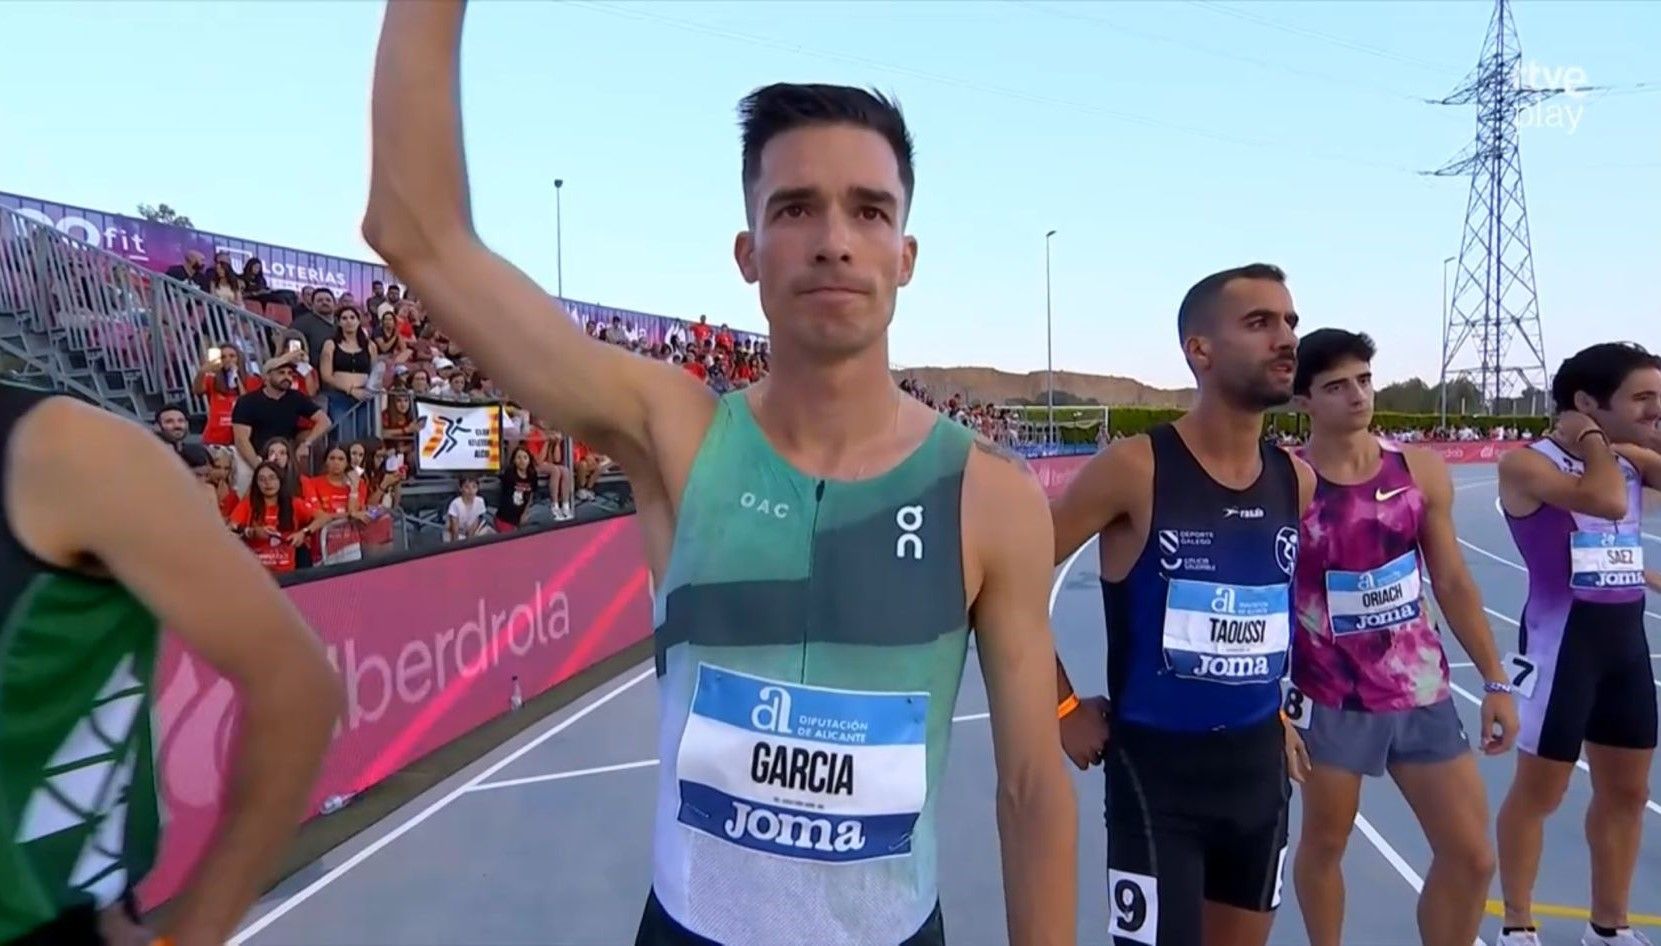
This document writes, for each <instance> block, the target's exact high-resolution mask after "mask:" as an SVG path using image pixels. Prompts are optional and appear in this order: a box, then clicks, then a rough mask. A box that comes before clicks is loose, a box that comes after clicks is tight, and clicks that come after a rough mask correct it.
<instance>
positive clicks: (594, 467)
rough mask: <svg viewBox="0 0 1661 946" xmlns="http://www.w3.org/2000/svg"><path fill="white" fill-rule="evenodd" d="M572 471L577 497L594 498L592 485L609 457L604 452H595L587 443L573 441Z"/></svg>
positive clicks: (607, 462)
mask: <svg viewBox="0 0 1661 946" xmlns="http://www.w3.org/2000/svg"><path fill="white" fill-rule="evenodd" d="M573 444H574V446H573V448H572V455H573V456H574V458H575V459H574V462H573V463H572V473H573V475H574V476H575V478H576V484H575V485H576V488H577V498H578V499H581V500H584V501H587V500H590V499H593V498H594V487H595V486H597V485H598V484H599V482H600V474H601V473H602V472H604V470H605V468H606V467H607V466H608V465H610V463H611V458H610V457H607V456H605V455H604V454H599V453H595V452H594V451H593V450H591V449H590V448H589V447H588V446H587V445H585V444H583V443H580V442H577V441H573Z"/></svg>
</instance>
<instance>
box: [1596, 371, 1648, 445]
mask: <svg viewBox="0 0 1661 946" xmlns="http://www.w3.org/2000/svg"><path fill="white" fill-rule="evenodd" d="M1588 400H1589V399H1588ZM1591 413H1592V419H1593V420H1596V421H1597V422H1598V426H1599V427H1602V428H1603V429H1604V430H1605V431H1607V432H1608V433H1609V437H1610V439H1611V440H1616V441H1619V442H1622V443H1643V442H1647V440H1648V438H1649V437H1653V436H1654V434H1655V431H1656V429H1657V427H1658V426H1661V370H1658V369H1655V368H1639V369H1638V370H1636V371H1633V372H1632V373H1630V374H1628V375H1627V376H1626V380H1625V381H1622V382H1621V386H1620V387H1618V388H1616V389H1615V393H1614V394H1613V395H1611V396H1610V398H1609V406H1608V407H1596V408H1593V409H1592V412H1591Z"/></svg>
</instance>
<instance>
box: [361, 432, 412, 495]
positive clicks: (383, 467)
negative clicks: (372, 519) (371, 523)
mask: <svg viewBox="0 0 1661 946" xmlns="http://www.w3.org/2000/svg"><path fill="white" fill-rule="evenodd" d="M369 462H370V466H369V471H370V472H369V502H370V504H371V505H379V506H382V507H384V508H386V509H397V508H398V504H399V503H400V502H401V501H402V499H403V484H404V480H405V478H406V477H407V476H408V472H409V460H408V459H407V458H406V457H405V456H404V454H403V452H402V451H400V450H396V449H392V448H391V447H390V445H389V446H386V447H380V448H377V449H376V450H375V452H374V454H373V455H371V457H370V461H369Z"/></svg>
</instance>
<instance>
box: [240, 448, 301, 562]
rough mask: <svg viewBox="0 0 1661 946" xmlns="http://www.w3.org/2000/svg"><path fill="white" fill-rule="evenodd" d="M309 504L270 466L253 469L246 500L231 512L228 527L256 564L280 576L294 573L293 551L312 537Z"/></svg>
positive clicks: (295, 555)
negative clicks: (240, 538) (229, 525)
mask: <svg viewBox="0 0 1661 946" xmlns="http://www.w3.org/2000/svg"><path fill="white" fill-rule="evenodd" d="M312 519H313V513H312V509H311V505H310V504H309V503H307V502H306V501H305V500H303V499H297V498H295V496H294V493H292V492H291V491H290V490H289V488H288V485H287V484H286V483H284V482H283V474H282V472H281V471H280V470H278V469H277V468H276V467H275V466H273V465H272V464H270V463H261V464H260V465H259V466H258V467H256V468H255V469H254V483H253V488H252V489H250V490H249V491H248V498H246V499H244V500H242V501H241V502H240V503H238V504H237V507H236V509H234V510H232V512H231V528H232V530H233V531H235V532H236V534H237V535H239V536H241V537H242V541H243V542H244V543H246V544H247V546H248V547H249V548H250V549H252V550H253V552H254V555H255V556H256V557H257V558H259V560H260V564H261V565H264V566H265V567H266V568H267V569H269V570H270V571H272V572H274V573H277V574H283V573H286V572H292V571H294V569H295V567H296V564H297V562H298V556H297V554H296V553H297V551H298V550H299V549H300V548H301V546H304V545H305V544H306V540H307V539H308V538H310V536H311V535H312V532H313V530H312V528H311V522H312Z"/></svg>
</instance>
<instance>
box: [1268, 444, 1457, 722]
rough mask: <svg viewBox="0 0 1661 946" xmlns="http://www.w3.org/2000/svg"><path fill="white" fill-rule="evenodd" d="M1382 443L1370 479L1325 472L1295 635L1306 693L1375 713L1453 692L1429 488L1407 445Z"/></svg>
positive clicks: (1307, 543) (1297, 601) (1296, 676)
mask: <svg viewBox="0 0 1661 946" xmlns="http://www.w3.org/2000/svg"><path fill="white" fill-rule="evenodd" d="M1380 447H1381V452H1382V454H1383V456H1382V458H1381V460H1382V462H1381V463H1380V465H1379V470H1378V474H1377V475H1376V476H1374V477H1373V478H1372V479H1370V480H1368V481H1367V482H1365V483H1358V484H1355V485H1353V486H1352V485H1340V484H1338V483H1333V482H1331V481H1329V480H1327V479H1325V478H1324V477H1323V478H1321V479H1320V480H1319V481H1318V485H1317V486H1316V488H1315V502H1314V503H1313V504H1312V505H1311V506H1310V507H1309V511H1308V512H1306V513H1305V514H1304V517H1303V523H1302V537H1301V539H1300V541H1299V546H1298V565H1297V573H1296V579H1295V581H1294V583H1293V595H1294V599H1293V600H1294V608H1295V609H1296V613H1297V621H1298V632H1297V633H1296V634H1294V635H1292V683H1293V685H1295V686H1296V687H1297V688H1298V689H1299V690H1301V691H1302V692H1303V694H1304V696H1305V697H1307V698H1308V699H1311V700H1314V701H1315V702H1317V703H1320V704H1321V705H1323V706H1330V707H1333V708H1334V709H1351V710H1367V711H1370V712H1375V713H1376V712H1386V711H1390V710H1407V709H1414V708H1417V707H1420V706H1430V705H1431V704H1434V703H1439V702H1441V701H1442V700H1445V699H1447V698H1448V695H1449V691H1448V660H1447V656H1446V655H1445V654H1444V653H1443V651H1442V638H1441V635H1440V634H1439V633H1438V631H1437V628H1436V626H1435V624H1433V623H1432V622H1431V618H1430V608H1429V607H1428V605H1427V603H1426V601H1425V588H1424V582H1423V579H1422V577H1421V568H1420V562H1419V521H1420V518H1421V517H1422V516H1423V514H1424V508H1425V499H1424V495H1423V494H1422V493H1420V492H1419V488H1418V486H1416V485H1415V484H1414V482H1413V474H1412V473H1411V472H1410V471H1409V470H1408V468H1407V460H1406V459H1405V458H1404V457H1403V456H1402V454H1401V451H1400V450H1399V449H1397V448H1396V447H1395V446H1394V445H1393V444H1391V443H1389V442H1386V441H1382V440H1381V441H1380Z"/></svg>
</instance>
